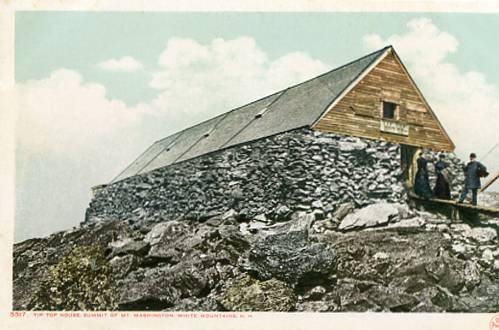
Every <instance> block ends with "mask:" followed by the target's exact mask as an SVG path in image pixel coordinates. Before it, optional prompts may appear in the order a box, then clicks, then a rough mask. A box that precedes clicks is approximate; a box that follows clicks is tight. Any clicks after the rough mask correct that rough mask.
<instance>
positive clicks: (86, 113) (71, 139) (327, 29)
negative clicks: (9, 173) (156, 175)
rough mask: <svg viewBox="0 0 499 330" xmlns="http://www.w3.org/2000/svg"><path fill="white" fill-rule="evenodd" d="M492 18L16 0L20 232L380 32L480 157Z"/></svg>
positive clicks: (367, 46) (460, 146) (82, 203)
mask: <svg viewBox="0 0 499 330" xmlns="http://www.w3.org/2000/svg"><path fill="white" fill-rule="evenodd" d="M498 18H499V16H498V15H497V14H447V13H439V14H436V13H410V14H404V13H352V14H350V13H192V12H191V13H130V12H129V13H123V12H120V13H118V12H116V13H112V12H108V13H95V12H94V13H90V12H87V13H85V12H17V13H16V21H15V29H16V32H15V65H16V67H15V68H16V72H15V73H16V82H17V85H18V93H19V94H18V95H19V100H20V102H19V104H20V107H19V120H18V125H17V130H16V131H17V151H16V167H17V173H16V180H17V182H16V199H17V207H16V233H15V235H16V240H19V239H24V238H27V237H31V236H38V235H45V234H48V233H51V232H53V231H54V230H59V229H65V228H69V227H71V226H75V225H77V224H78V223H79V222H80V221H82V220H83V214H84V211H85V208H86V206H87V204H88V201H89V197H90V196H89V189H90V187H91V186H93V185H96V184H100V183H105V182H108V181H110V180H111V179H112V178H113V177H114V176H115V175H117V174H118V173H119V172H120V171H121V170H122V169H123V168H124V167H125V166H126V165H127V164H128V163H129V162H131V161H132V160H133V159H134V158H135V157H136V156H137V155H138V154H140V153H141V152H142V151H143V150H144V149H145V148H146V147H147V146H148V145H150V144H151V143H152V142H153V141H155V140H157V139H159V138H162V137H164V136H167V135H169V134H171V133H173V132H175V131H177V130H179V129H182V128H184V127H186V126H190V125H192V124H195V123H197V122H199V121H201V120H204V119H207V118H209V117H211V116H213V115H216V114H219V113H221V112H225V111H227V110H229V109H231V108H233V107H236V106H239V105H242V104H244V103H246V102H249V101H252V100H255V99H257V98H260V97H262V96H265V95H267V94H270V93H272V92H274V91H276V90H278V89H282V88H285V87H287V86H289V85H292V84H295V83H298V82H300V81H302V80H305V79H308V78H311V77H313V76H315V75H318V74H320V73H323V72H324V71H327V70H329V69H331V68H333V67H335V66H339V65H341V64H344V63H346V62H349V61H351V60H353V59H356V58H358V57H361V56H363V55H365V54H367V53H369V52H371V51H373V50H375V49H379V48H382V47H384V46H385V45H387V44H393V45H394V46H395V49H396V50H397V52H398V53H399V55H400V56H401V58H402V61H403V62H404V63H405V64H406V66H407V67H408V69H409V71H410V73H411V74H412V76H413V78H414V79H415V80H416V82H417V83H418V85H419V87H420V88H421V90H422V92H423V94H424V95H425V97H426V98H427V100H428V101H429V103H430V105H431V106H432V108H433V109H434V111H435V112H436V113H437V115H438V116H439V118H440V120H441V121H442V123H443V124H444V126H445V127H446V129H447V130H448V132H449V133H450V135H451V137H452V138H453V140H454V142H455V143H456V145H457V149H456V152H457V153H458V155H460V156H461V157H465V156H466V154H467V153H469V152H471V151H474V152H477V153H478V155H479V158H480V154H482V155H483V153H485V151H486V150H488V149H489V148H490V147H492V145H494V144H495V143H496V142H497V141H498V140H499V136H498V133H497V127H499V116H497V113H498V111H499V65H498V64H497V58H496V56H495V54H496V53H497V51H498V50H499V38H497V31H499V19H498ZM486 163H487V165H489V167H490V168H491V169H492V171H494V170H497V169H499V154H498V153H497V152H496V153H495V154H493V155H491V156H488V158H487V161H486ZM496 186H497V184H496ZM40 224H43V226H41V225H40Z"/></svg>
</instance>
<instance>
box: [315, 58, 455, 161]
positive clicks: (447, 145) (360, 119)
mask: <svg viewBox="0 0 499 330" xmlns="http://www.w3.org/2000/svg"><path fill="white" fill-rule="evenodd" d="M352 86H353V88H352V87H351V89H350V90H349V91H348V90H347V91H346V94H344V95H343V97H342V96H341V95H340V97H339V99H338V100H336V101H335V102H334V103H333V104H332V105H331V106H330V107H329V109H328V110H327V111H326V112H325V113H324V115H323V116H322V117H321V118H320V119H319V120H318V121H317V122H316V123H315V124H314V125H313V128H314V129H316V130H319V131H325V132H333V133H339V134H345V135H354V136H359V137H365V138H372V139H380V140H386V141H390V142H395V143H401V144H406V145H411V146H417V147H423V148H429V149H433V150H439V151H440V150H442V151H453V150H454V144H453V142H452V141H451V139H450V138H449V136H448V135H447V133H446V132H445V130H444V128H443V127H442V125H441V124H440V122H439V121H438V119H437V117H436V116H435V114H434V113H433V111H432V110H431V108H430V107H429V105H428V104H427V102H426V101H425V100H424V98H423V96H422V95H421V93H420V92H419V90H418V88H417V87H416V85H415V84H414V81H413V80H412V79H411V77H410V76H409V74H408V72H407V71H406V69H405V68H404V66H403V65H402V63H401V62H400V60H399V59H398V57H397V55H396V54H395V53H394V52H393V51H392V50H389V51H388V52H387V54H386V55H385V56H384V57H383V58H381V59H380V61H379V62H378V63H377V64H375V66H374V67H373V68H372V69H371V70H370V71H369V69H368V70H367V74H365V76H363V77H362V76H361V79H360V81H358V82H357V83H356V84H355V82H354V83H353V84H352ZM384 103H385V106H388V108H389V107H390V106H392V107H394V108H395V113H394V116H393V118H387V115H386V113H385V114H384V113H383V106H384ZM388 110H389V109H388ZM388 113H389V111H388Z"/></svg>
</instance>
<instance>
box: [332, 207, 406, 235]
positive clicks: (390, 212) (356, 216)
mask: <svg viewBox="0 0 499 330" xmlns="http://www.w3.org/2000/svg"><path fill="white" fill-rule="evenodd" d="M397 206H398V205H397V204H390V203H386V202H381V203H378V204H373V205H369V206H366V207H364V208H362V209H360V210H358V211H356V212H355V213H352V214H349V215H347V216H346V217H345V218H344V219H343V221H342V222H341V223H340V226H339V227H338V228H339V229H340V230H351V229H361V228H366V227H373V226H378V225H381V224H387V223H388V222H389V221H390V220H391V219H393V218H394V217H395V216H396V215H398V209H397Z"/></svg>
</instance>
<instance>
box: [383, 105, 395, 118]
mask: <svg viewBox="0 0 499 330" xmlns="http://www.w3.org/2000/svg"><path fill="white" fill-rule="evenodd" d="M396 111H397V105H396V104H395V103H391V102H383V119H396V118H395V114H396Z"/></svg>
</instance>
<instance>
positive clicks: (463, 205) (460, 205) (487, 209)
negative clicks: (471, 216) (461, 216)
mask: <svg viewBox="0 0 499 330" xmlns="http://www.w3.org/2000/svg"><path fill="white" fill-rule="evenodd" d="M409 197H410V198H412V199H416V200H419V201H423V202H432V203H437V204H443V205H450V206H453V207H456V208H458V209H468V210H475V211H478V212H483V213H489V214H498V215H499V209H496V208H493V207H488V206H482V205H472V204H468V203H458V202H456V201H454V200H448V199H438V198H430V199H425V198H421V197H419V196H418V195H416V194H414V193H412V192H411V193H409Z"/></svg>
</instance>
